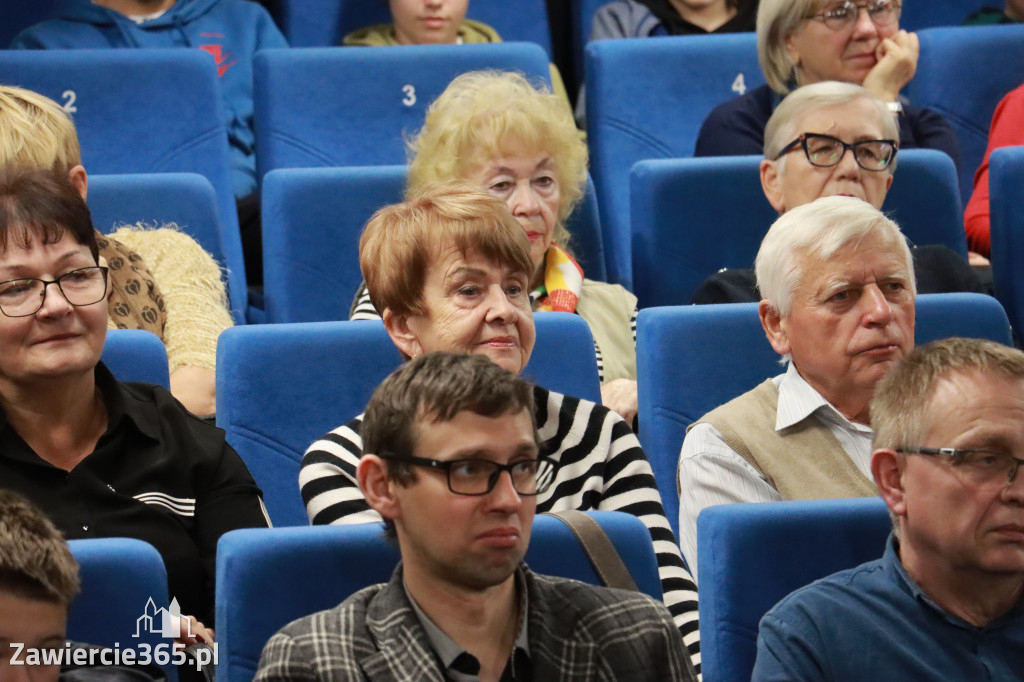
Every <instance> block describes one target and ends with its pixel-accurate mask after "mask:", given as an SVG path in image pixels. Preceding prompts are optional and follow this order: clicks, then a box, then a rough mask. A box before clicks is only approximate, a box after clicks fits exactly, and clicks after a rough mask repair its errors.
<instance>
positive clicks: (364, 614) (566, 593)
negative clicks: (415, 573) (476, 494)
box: [256, 564, 697, 682]
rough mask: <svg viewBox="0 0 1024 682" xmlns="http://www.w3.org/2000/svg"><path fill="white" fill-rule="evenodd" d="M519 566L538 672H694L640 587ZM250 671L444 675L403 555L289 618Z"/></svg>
mask: <svg viewBox="0 0 1024 682" xmlns="http://www.w3.org/2000/svg"><path fill="white" fill-rule="evenodd" d="M520 570H522V572H523V577H524V579H525V584H526V589H527V595H528V599H529V641H530V662H531V667H532V670H533V679H534V680H545V681H547V680H560V681H564V682H593V681H594V680H607V681H608V682H630V681H635V682H641V681H647V680H650V681H651V682H664V681H667V680H684V681H686V682H690V681H694V682H695V681H696V680H697V676H696V674H695V673H694V671H693V667H692V665H691V663H690V658H689V656H688V655H687V653H686V649H685V647H684V646H683V642H682V639H681V638H680V636H679V631H678V630H677V629H676V627H675V625H674V623H673V622H672V617H671V616H670V615H669V612H668V610H667V609H666V608H665V607H664V605H662V604H661V603H659V602H656V601H654V600H653V599H651V598H650V597H648V596H646V595H643V594H640V593H637V592H626V591H622V590H612V589H608V588H603V587H593V586H591V585H587V584H585V583H581V582H578V581H575V580H566V579H564V578H554V577H550V576H542V575H536V574H534V573H532V572H531V571H530V570H529V569H528V568H526V566H525V564H524V565H523V566H522V567H521V569H520ZM256 680H257V682H270V681H273V680H282V681H283V680H332V681H339V680H352V681H353V682H356V681H359V682H361V681H362V680H369V681H370V682H407V681H408V680H417V681H419V680H430V681H432V682H444V681H445V677H444V674H443V673H442V670H441V664H440V662H439V660H438V657H437V655H436V654H435V653H434V650H433V649H432V648H431V646H430V642H429V641H428V639H427V635H426V632H424V630H423V628H422V627H421V626H420V623H419V621H418V620H417V618H416V614H415V613H414V612H413V610H412V606H411V605H410V604H409V600H408V598H407V597H406V594H405V590H404V589H403V587H402V566H401V564H399V565H398V568H396V569H395V572H394V574H393V575H392V576H391V581H390V582H389V583H387V584H382V585H374V586H372V587H367V588H365V589H363V590H360V591H359V592H357V593H355V594H354V595H352V596H351V597H349V598H348V599H346V600H345V601H344V602H342V603H341V604H340V605H338V606H336V607H335V608H333V609H330V610H327V611H321V612H320V613H315V614H313V615H311V616H306V617H305V618H300V619H299V620H296V621H294V622H292V623H290V624H289V625H287V626H285V627H284V628H283V629H282V630H281V631H279V632H278V633H277V634H276V635H274V636H273V637H272V638H271V639H270V641H269V642H267V645H266V647H265V648H264V649H263V655H262V656H261V657H260V665H259V670H258V671H257V673H256Z"/></svg>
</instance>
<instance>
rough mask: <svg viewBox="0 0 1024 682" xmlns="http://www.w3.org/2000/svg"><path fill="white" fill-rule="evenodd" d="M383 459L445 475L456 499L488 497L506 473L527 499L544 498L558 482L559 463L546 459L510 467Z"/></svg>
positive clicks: (474, 461)
mask: <svg viewBox="0 0 1024 682" xmlns="http://www.w3.org/2000/svg"><path fill="white" fill-rule="evenodd" d="M380 458H381V459H386V460H388V461H391V462H404V463H405V464H412V465H414V466H418V467H426V468H428V469H434V470H436V471H443V472H444V473H445V475H446V476H447V478H448V490H450V491H452V492H453V493H455V494H456V495H474V496H478V495H486V494H487V493H489V492H491V491H492V490H494V486H495V485H497V483H498V477H499V476H501V472H503V471H507V472H508V475H509V478H511V479H512V487H513V488H515V491H516V492H517V493H519V494H520V495H525V496H532V495H540V494H541V493H543V492H544V491H545V490H547V489H548V488H549V487H551V483H552V482H553V481H554V480H555V468H556V467H555V463H554V462H553V461H552V460H550V459H547V458H545V457H537V458H535V459H518V460H516V461H514V462H509V463H508V464H498V463H497V462H492V461H491V460H489V459H452V460H448V461H442V460H439V459H428V458H426V457H413V456H412V455H409V456H400V455H393V454H387V455H381V456H380Z"/></svg>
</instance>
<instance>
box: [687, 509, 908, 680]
mask: <svg viewBox="0 0 1024 682" xmlns="http://www.w3.org/2000/svg"><path fill="white" fill-rule="evenodd" d="M890 525H891V524H890V521H889V515H888V513H887V511H886V506H885V504H884V503H883V502H882V500H881V499H880V498H874V497H871V498H854V499H846V500H814V501H799V502H772V503H762V504H726V505H720V506H716V507H708V508H707V509H705V510H704V511H702V512H701V514H700V516H698V517H697V548H698V549H697V557H698V558H697V561H698V563H699V567H700V568H699V574H700V576H701V578H702V579H701V581H700V604H699V609H700V625H701V627H700V640H701V641H700V651H701V664H702V667H703V674H704V677H705V679H708V680H716V681H717V682H740V681H741V680H742V681H743V682H749V680H750V674H751V672H752V671H753V669H754V658H755V656H756V653H757V626H758V622H759V621H760V620H761V616H763V615H764V614H765V613H766V612H767V611H768V610H769V609H770V608H771V607H772V606H774V605H775V603H776V602H778V601H779V600H780V599H782V598H783V597H785V596H786V595H787V594H789V593H790V592H792V591H793V590H796V589H798V588H800V587H803V586H804V585H808V584H810V583H812V582H814V581H815V580H817V579H819V578H823V577H825V576H827V575H831V574H832V573H835V572H836V571H841V570H845V569H847V568H853V567H854V566H858V565H860V564H862V563H864V562H866V561H872V560H874V559H878V558H880V557H881V556H882V553H883V551H884V550H885V538H886V537H887V536H888V533H889V529H890Z"/></svg>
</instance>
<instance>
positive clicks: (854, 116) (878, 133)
mask: <svg viewBox="0 0 1024 682" xmlns="http://www.w3.org/2000/svg"><path fill="white" fill-rule="evenodd" d="M879 114H880V111H879V109H878V108H877V107H876V106H875V105H874V103H873V102H872V101H871V100H869V99H867V98H865V97H858V98H857V99H854V100H851V101H849V102H843V103H841V104H829V105H826V106H818V107H814V108H811V109H808V110H807V111H805V112H803V113H802V114H800V115H798V116H794V117H793V120H792V121H790V124H789V128H788V131H787V132H788V133H790V134H788V135H787V139H789V138H795V137H797V136H799V135H800V134H802V133H818V134H821V135H832V136H833V137H838V138H839V139H841V140H843V142H847V143H853V142H859V141H860V140H878V139H882V138H883V137H885V133H884V127H883V123H882V121H881V120H880V118H879Z"/></svg>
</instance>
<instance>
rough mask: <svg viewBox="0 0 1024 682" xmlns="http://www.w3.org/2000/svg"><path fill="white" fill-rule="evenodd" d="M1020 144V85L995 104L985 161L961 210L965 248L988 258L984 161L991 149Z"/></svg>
mask: <svg viewBox="0 0 1024 682" xmlns="http://www.w3.org/2000/svg"><path fill="white" fill-rule="evenodd" d="M1022 144H1024V85H1022V86H1020V87H1018V88H1016V89H1014V90H1011V91H1010V93H1009V94H1007V95H1006V97H1004V98H1003V99H1002V101H1000V102H999V105H998V106H997V107H996V111H995V113H994V114H993V115H992V127H991V128H990V129H989V132H988V148H987V149H985V158H984V159H983V160H982V162H981V166H979V167H978V170H977V172H975V174H974V192H972V193H971V198H970V200H969V201H968V202H967V208H966V209H965V210H964V229H966V230H967V245H968V246H969V247H970V248H971V250H972V251H977V252H978V253H980V254H982V255H984V256H986V257H987V256H989V255H991V252H992V245H991V240H990V238H989V206H988V201H989V189H988V160H989V157H990V156H992V150H993V149H998V148H1000V147H1013V146H1015V145H1022Z"/></svg>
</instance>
